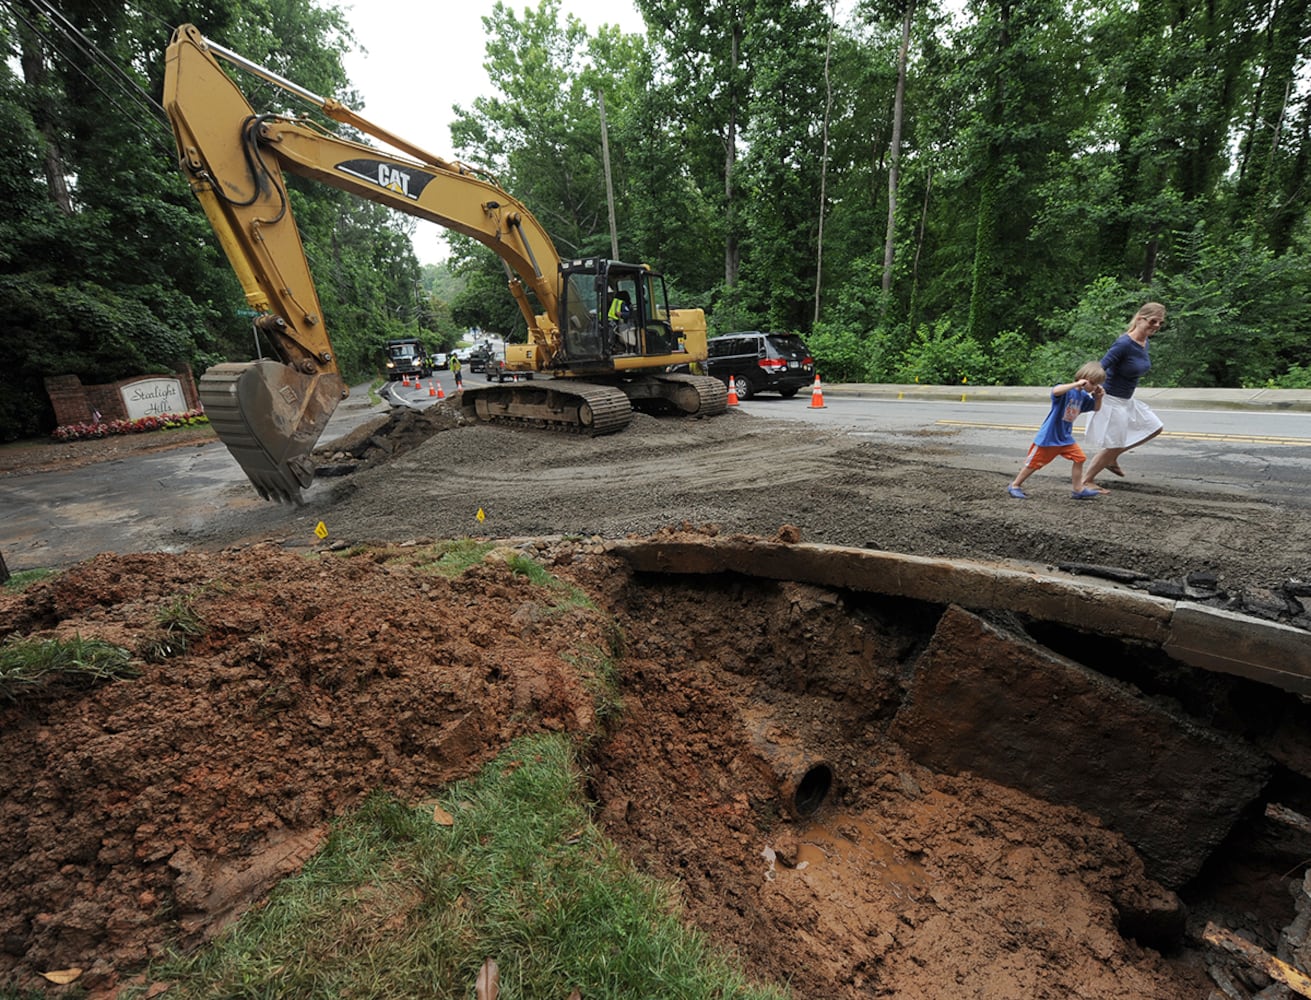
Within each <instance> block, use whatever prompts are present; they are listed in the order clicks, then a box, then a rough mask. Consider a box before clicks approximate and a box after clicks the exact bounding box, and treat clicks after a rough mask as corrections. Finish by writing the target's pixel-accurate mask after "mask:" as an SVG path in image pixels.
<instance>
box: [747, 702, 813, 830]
mask: <svg viewBox="0 0 1311 1000" xmlns="http://www.w3.org/2000/svg"><path fill="white" fill-rule="evenodd" d="M766 730H775V731H776V727H775V726H773V725H765V726H758V727H753V732H752V744H753V746H754V749H755V751H756V755H757V758H758V759H759V761H760V762H761V764H762V765H763V771H764V773H765V775H766V777H767V778H768V779H769V780H771V781H772V782H773V784H774V787H775V788H777V789H778V796H779V801H780V802H781V804H782V806H783V811H784V812H785V813H787V814H788V815H789V816H791V817H792V818H794V819H805V818H806V817H808V816H813V815H814V814H815V812H817V811H818V810H819V807H820V806H822V805H823V804H824V801H825V799H827V798H828V794H829V792H830V791H832V789H833V768H832V767H830V766H829V763H828V761H826V760H824V759H823V758H822V757H817V756H815V755H812V754H811V753H809V752H808V751H806V750H805V749H804V748H803V747H800V746H797V745H796V744H794V743H787V744H784V743H782V742H779V741H777V740H775V739H771V738H770V737H769V736H766V735H764V732H765V731H766ZM771 735H773V733H771Z"/></svg>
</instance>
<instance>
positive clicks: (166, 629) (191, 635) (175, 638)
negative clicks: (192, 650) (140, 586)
mask: <svg viewBox="0 0 1311 1000" xmlns="http://www.w3.org/2000/svg"><path fill="white" fill-rule="evenodd" d="M207 628H208V626H206V624H205V622H204V621H203V620H202V619H201V617H200V614H199V613H198V612H197V611H196V609H195V606H194V605H193V603H192V599H191V597H189V596H183V595H178V596H177V597H174V598H173V599H172V600H171V601H169V602H168V603H167V604H166V605H164V607H162V608H160V609H159V611H157V612H155V627H154V628H153V629H151V630H150V631H149V632H146V633H144V634H142V636H141V639H140V641H139V642H138V643H137V649H138V651H139V652H140V654H141V655H142V656H143V657H144V658H145V659H147V660H149V661H150V662H152V663H162V662H163V661H164V660H166V659H168V658H169V657H170V656H181V655H182V654H183V653H185V652H186V651H187V648H188V646H190V644H191V640H192V639H195V638H197V637H199V636H202V635H204V634H205V632H206V630H207Z"/></svg>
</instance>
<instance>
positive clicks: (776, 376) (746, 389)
mask: <svg viewBox="0 0 1311 1000" xmlns="http://www.w3.org/2000/svg"><path fill="white" fill-rule="evenodd" d="M706 347H707V348H708V353H709V357H707V358H706V361H705V364H704V366H703V367H704V368H705V370H706V374H708V375H713V376H714V377H715V378H717V379H719V381H721V382H723V383H724V385H728V382H729V379H733V380H734V383H733V384H734V388H735V389H736V390H737V397H738V399H750V398H751V397H752V396H754V395H755V394H756V393H758V392H776V393H778V394H779V395H780V396H782V397H783V398H784V399H791V398H792V397H793V396H795V395H796V394H797V393H798V392H800V391H801V390H802V389H806V388H809V387H810V386H811V385H812V384H813V383H814V381H815V360H814V358H812V357H811V356H810V349H809V348H807V347H806V345H805V343H803V342H802V340H801V338H800V337H798V336H797V335H796V334H795V333H761V332H760V331H759V330H751V331H748V332H745V333H726V334H724V335H723V336H720V337H711V338H710V339H709V340H708V341H707V342H706Z"/></svg>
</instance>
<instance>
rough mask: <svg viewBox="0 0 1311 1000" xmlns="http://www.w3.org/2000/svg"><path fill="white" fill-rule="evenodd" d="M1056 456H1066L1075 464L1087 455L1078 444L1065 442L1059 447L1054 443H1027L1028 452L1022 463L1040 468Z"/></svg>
mask: <svg viewBox="0 0 1311 1000" xmlns="http://www.w3.org/2000/svg"><path fill="white" fill-rule="evenodd" d="M1056 458H1068V459H1069V460H1070V461H1071V462H1073V463H1074V464H1075V465H1078V464H1079V463H1080V462H1083V461H1086V460H1087V458H1088V456H1087V455H1085V454H1084V453H1083V449H1082V448H1080V447H1079V446H1078V444H1065V445H1061V446H1060V447H1056V446H1054V445H1039V444H1031V445H1029V454H1027V455H1026V456H1024V465H1025V467H1026V468H1029V469H1041V468H1042V467H1043V466H1044V465H1046V464H1047V463H1048V462H1051V461H1052V460H1053V459H1056Z"/></svg>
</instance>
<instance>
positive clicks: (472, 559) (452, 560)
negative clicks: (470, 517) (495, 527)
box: [417, 538, 496, 577]
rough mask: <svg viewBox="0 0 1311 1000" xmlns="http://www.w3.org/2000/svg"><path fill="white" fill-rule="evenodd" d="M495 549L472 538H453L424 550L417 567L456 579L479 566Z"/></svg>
mask: <svg viewBox="0 0 1311 1000" xmlns="http://www.w3.org/2000/svg"><path fill="white" fill-rule="evenodd" d="M495 547H496V546H495V545H494V544H493V543H491V542H475V541H474V540H473V539H472V538H452V539H450V540H449V541H443V542H438V543H436V544H435V545H432V546H430V547H428V548H427V549H424V550H423V557H422V560H421V561H420V562H419V563H418V564H417V565H418V568H419V569H423V570H427V571H429V572H432V573H437V574H439V575H441V576H449V577H456V576H459V575H460V574H461V573H463V572H464V571H465V570H466V569H468V568H469V567H470V566H477V565H478V564H479V563H480V562H482V561H483V559H484V558H485V557H486V555H487V553H488V552H490V551H491V550H492V549H494V548H495Z"/></svg>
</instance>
